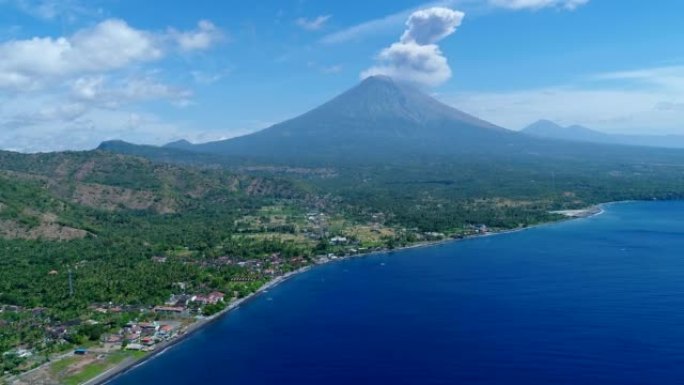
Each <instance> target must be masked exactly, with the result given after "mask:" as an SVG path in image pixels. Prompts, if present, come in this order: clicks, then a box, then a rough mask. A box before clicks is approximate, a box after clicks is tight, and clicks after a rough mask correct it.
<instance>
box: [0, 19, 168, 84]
mask: <svg viewBox="0 0 684 385" xmlns="http://www.w3.org/2000/svg"><path fill="white" fill-rule="evenodd" d="M162 55H163V52H162V50H161V48H160V47H159V45H158V44H157V42H156V40H155V38H154V37H153V36H152V35H151V34H149V33H146V32H144V31H139V30H136V29H133V28H131V27H130V26H128V24H126V23H125V22H124V21H122V20H115V19H112V20H106V21H104V22H102V23H100V24H98V25H96V26H95V27H93V28H90V29H85V30H81V31H79V32H77V33H76V34H74V35H73V36H71V37H59V38H51V37H44V38H39V37H34V38H32V39H28V40H12V41H8V42H4V43H2V44H0V57H2V58H3V60H2V61H0V88H14V89H33V88H36V87H38V86H40V85H42V84H43V83H45V82H49V81H51V80H55V79H60V78H62V77H65V76H71V75H74V74H79V73H92V72H105V71H111V70H115V69H119V68H123V67H126V66H128V65H130V64H132V63H136V62H145V61H151V60H156V59H159V58H160V57H161V56H162Z"/></svg>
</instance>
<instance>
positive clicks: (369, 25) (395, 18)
mask: <svg viewBox="0 0 684 385" xmlns="http://www.w3.org/2000/svg"><path fill="white" fill-rule="evenodd" d="M455 3H460V1H457V0H440V1H433V2H429V3H426V4H423V5H422V6H419V7H414V8H410V9H405V10H403V11H400V12H397V13H393V14H390V15H386V16H383V17H381V18H378V19H373V20H369V21H365V22H363V23H360V24H357V25H353V26H351V27H347V28H345V29H343V30H340V31H337V32H334V33H331V34H328V35H326V36H323V38H322V39H321V40H320V42H321V43H323V44H340V43H346V42H349V41H355V40H360V39H362V38H364V37H367V36H373V35H378V34H380V33H385V32H391V31H392V30H394V29H396V28H399V27H401V25H402V23H404V22H405V21H406V19H407V18H408V17H409V16H410V15H411V14H412V13H414V12H416V11H417V10H420V9H424V8H431V7H450V6H452V5H454V4H455Z"/></svg>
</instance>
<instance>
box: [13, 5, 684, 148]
mask: <svg viewBox="0 0 684 385" xmlns="http://www.w3.org/2000/svg"><path fill="white" fill-rule="evenodd" d="M0 10H1V12H0V31H1V32H2V33H1V34H0V58H2V60H0V101H1V103H0V148H3V149H11V150H17V151H29V152H33V151H50V150H65V149H90V148H93V147H95V146H97V144H98V143H99V142H101V141H103V140H109V139H124V140H128V141H132V142H137V143H152V144H162V143H165V142H168V141H171V140H175V139H180V138H187V139H190V140H191V141H208V140H215V139H220V138H228V137H232V136H236V135H241V134H245V133H249V132H252V131H255V130H258V129H262V128H266V127H267V126H269V125H270V124H273V123H276V122H278V121H281V120H284V119H287V118H290V117H293V116H296V115H298V114H300V113H303V112H305V111H307V110H308V109H310V108H313V107H315V106H316V105H318V104H320V103H321V102H324V101H326V100H327V99H329V98H331V97H333V96H335V95H336V94H338V93H340V92H342V91H344V90H345V89H347V88H350V87H352V86H353V85H354V84H356V83H357V82H358V81H359V79H360V78H361V77H362V75H365V74H371V73H387V74H390V75H392V76H394V77H398V78H402V79H403V80H406V81H410V82H413V83H416V84H418V85H420V86H422V87H423V88H424V89H425V90H426V91H427V92H430V93H432V94H433V95H435V96H436V97H437V98H439V99H440V100H442V101H444V102H446V103H448V104H451V105H453V106H455V107H457V108H460V109H462V110H464V111H466V112H469V113H473V114H475V115H478V116H479V117H481V118H483V119H487V120H490V121H492V122H494V123H497V124H500V125H502V126H504V127H507V128H511V129H519V128H521V127H523V126H524V125H526V124H528V123H531V122H532V121H534V120H537V119H541V118H547V119H553V120H556V121H558V122H559V123H562V124H568V125H569V124H584V125H586V126H590V127H593V128H596V129H600V130H603V131H607V132H623V133H637V132H639V133H654V134H677V133H681V134H684V124H683V123H684V49H683V48H682V43H681V42H682V41H684V28H682V25H681V15H682V14H683V13H684V3H682V2H681V1H676V0H661V1H658V2H657V4H655V3H653V2H647V1H629V2H626V1H617V0H442V1H433V2H426V1H417V0H392V1H389V0H375V1H365V2H340V1H332V0H329V1H323V0H278V1H275V0H260V1H259V2H237V1H231V2H218V1H206V0H195V1H192V2H186V1H167V2H164V3H163V6H162V5H161V3H159V2H139V1H131V0H91V1H87V2H86V1H81V0H61V1H57V0H0ZM407 22H408V24H407Z"/></svg>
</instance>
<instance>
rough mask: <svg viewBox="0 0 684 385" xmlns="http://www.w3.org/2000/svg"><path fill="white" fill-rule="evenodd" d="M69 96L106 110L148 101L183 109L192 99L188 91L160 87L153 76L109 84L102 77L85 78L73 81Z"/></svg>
mask: <svg viewBox="0 0 684 385" xmlns="http://www.w3.org/2000/svg"><path fill="white" fill-rule="evenodd" d="M71 95H72V97H73V98H74V99H75V100H78V101H80V102H88V103H90V104H92V105H98V106H102V107H107V108H118V107H120V106H122V105H125V104H129V103H134V102H140V101H147V100H167V101H169V102H171V103H172V104H174V105H178V106H185V105H187V104H188V103H189V101H190V98H191V97H192V92H191V91H190V90H187V89H183V88H179V87H172V86H169V85H167V84H163V83H161V82H159V81H157V80H156V79H154V78H153V77H152V76H136V77H130V78H124V79H117V80H111V79H109V78H107V77H105V76H102V75H100V76H86V77H81V78H78V79H76V80H74V81H73V82H72V84H71Z"/></svg>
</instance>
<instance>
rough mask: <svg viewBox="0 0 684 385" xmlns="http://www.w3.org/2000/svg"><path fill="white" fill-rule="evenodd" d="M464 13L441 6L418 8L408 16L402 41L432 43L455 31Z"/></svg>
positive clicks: (421, 43) (422, 43)
mask: <svg viewBox="0 0 684 385" xmlns="http://www.w3.org/2000/svg"><path fill="white" fill-rule="evenodd" d="M464 16H465V15H464V14H463V12H458V11H454V10H451V9H449V8H443V7H433V8H428V9H421V10H418V11H416V12H414V13H412V14H411V16H409V18H408V21H407V22H406V27H407V28H406V31H404V34H403V35H402V36H401V42H402V43H416V44H418V45H426V44H434V43H437V42H438V41H440V40H442V39H444V38H445V37H447V36H449V35H451V34H452V33H454V32H456V28H457V27H458V26H459V25H461V21H462V20H463V17H464Z"/></svg>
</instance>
